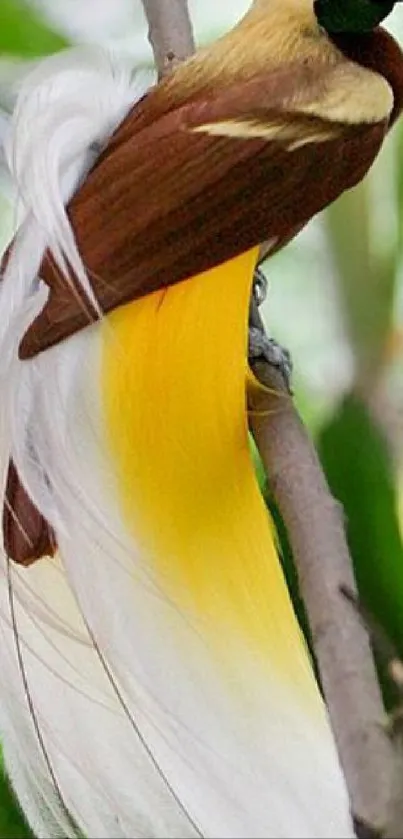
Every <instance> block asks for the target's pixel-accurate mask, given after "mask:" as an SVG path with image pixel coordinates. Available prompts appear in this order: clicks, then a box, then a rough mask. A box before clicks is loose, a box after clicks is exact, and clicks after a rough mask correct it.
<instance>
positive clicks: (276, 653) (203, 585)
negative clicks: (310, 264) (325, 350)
mask: <svg viewBox="0 0 403 839" xmlns="http://www.w3.org/2000/svg"><path fill="white" fill-rule="evenodd" d="M256 258H257V250H256V249H254V250H251V251H249V252H248V253H245V254H243V255H242V256H240V257H237V258H236V259H234V260H232V261H230V262H228V263H226V264H225V265H222V266H219V267H217V268H214V269H212V270H211V271H208V272H206V273H203V274H201V275H199V276H197V277H194V278H192V279H191V280H188V281H186V282H182V283H180V284H178V285H176V286H174V287H172V288H169V289H165V290H164V291H159V292H157V293H154V294H151V295H149V296H148V297H145V298H143V299H141V300H139V301H136V302H133V303H130V304H128V305H126V306H124V307H121V308H120V309H117V310H116V311H115V312H113V313H112V314H110V315H109V316H108V317H107V319H106V322H105V325H104V327H103V330H104V334H103V360H102V376H103V399H104V407H105V415H106V427H107V434H108V444H109V446H110V451H111V454H112V457H113V458H114V460H115V463H116V470H117V475H118V486H119V493H120V496H121V504H122V509H123V512H124V518H125V521H126V523H127V526H128V528H129V529H130V530H131V531H132V533H133V535H134V536H135V539H136V543H137V544H140V546H141V549H142V555H143V556H144V555H145V556H146V557H149V562H150V565H151V566H152V567H153V568H154V569H155V570H156V572H157V574H158V578H159V581H160V585H161V588H162V589H163V590H164V591H165V592H166V594H167V596H169V597H170V598H172V599H173V600H174V601H175V602H176V604H177V605H178V607H179V608H181V609H182V610H184V611H185V612H187V613H188V614H191V615H192V616H193V618H196V619H197V620H198V621H199V622H200V624H201V625H202V626H203V631H204V632H206V633H207V634H211V636H212V637H213V640H214V643H216V644H217V645H220V644H221V642H222V643H223V644H224V645H226V644H228V642H229V639H230V638H234V637H235V638H238V640H239V641H242V644H244V643H245V644H246V645H247V646H248V647H249V648H252V651H253V654H254V655H256V656H257V657H258V658H262V659H263V658H266V657H267V659H269V661H270V666H272V665H273V661H277V662H278V664H279V666H280V667H281V669H282V671H283V672H284V670H285V671H286V672H287V673H288V674H289V675H290V677H291V678H292V679H293V681H294V683H295V682H296V681H300V680H302V682H303V684H304V685H305V687H307V688H308V693H309V694H311V691H312V688H313V680H312V678H311V676H310V675H309V674H308V667H307V664H308V659H307V656H306V652H305V647H304V644H303V642H302V640H301V636H300V632H299V629H298V627H297V624H296V621H295V618H294V615H293V612H292V608H291V605H290V601H289V596H288V592H287V590H286V586H285V583H284V580H283V575H282V571H281V569H280V565H279V560H278V557H277V553H276V549H275V543H274V539H273V533H272V525H271V522H270V520H269V517H268V515H267V511H266V507H265V505H264V502H263V500H262V498H261V495H260V492H259V488H258V484H257V481H256V477H255V473H254V469H253V464H252V459H251V454H250V448H249V442H248V428H247V414H246V393H245V383H246V374H247V361H246V358H247V352H246V349H247V319H248V306H249V298H250V291H251V283H252V278H253V271H254V266H255V263H256Z"/></svg>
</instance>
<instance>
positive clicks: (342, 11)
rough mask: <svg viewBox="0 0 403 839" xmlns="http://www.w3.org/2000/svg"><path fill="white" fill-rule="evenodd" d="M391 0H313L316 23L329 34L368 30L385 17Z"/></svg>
mask: <svg viewBox="0 0 403 839" xmlns="http://www.w3.org/2000/svg"><path fill="white" fill-rule="evenodd" d="M394 5H395V3H394V2H391V0H315V2H314V11H315V15H316V18H317V20H318V23H319V24H320V25H321V26H323V28H324V29H326V31H327V32H329V33H330V34H332V33H337V32H351V33H359V32H368V31H370V30H371V29H374V28H375V27H376V26H378V24H379V23H380V22H381V21H382V20H384V18H385V17H387V16H388V15H389V14H390V12H391V11H392V9H393V6H394Z"/></svg>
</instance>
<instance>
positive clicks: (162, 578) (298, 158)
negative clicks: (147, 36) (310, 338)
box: [0, 0, 403, 839]
mask: <svg viewBox="0 0 403 839" xmlns="http://www.w3.org/2000/svg"><path fill="white" fill-rule="evenodd" d="M392 8H393V4H392V3H389V2H374V0H360V2H358V0H314V2H312V0H254V2H253V3H252V4H251V7H250V9H249V10H248V11H247V13H246V15H245V16H244V17H243V18H242V20H241V21H240V22H239V23H238V24H237V25H236V26H235V27H234V28H233V29H232V30H231V31H230V32H228V33H226V34H225V35H224V36H223V37H222V38H220V39H218V40H217V41H215V42H214V43H213V44H210V45H207V46H205V47H203V48H200V49H199V50H198V51H197V52H196V53H195V54H194V56H192V57H191V58H189V59H188V60H187V61H185V62H183V63H182V64H181V65H179V66H178V67H176V68H175V69H174V71H173V72H172V73H171V74H170V75H169V76H167V77H166V78H164V79H162V80H161V81H159V82H155V80H153V81H151V82H150V79H149V78H148V77H147V78H146V76H143V75H142V74H141V72H140V71H139V72H137V73H134V74H132V73H131V72H128V71H127V68H126V67H122V66H121V65H120V64H119V61H117V60H115V59H114V58H113V57H112V56H111V55H109V54H106V53H104V52H102V51H99V50H95V49H92V50H91V49H90V48H86V50H84V51H82V52H80V50H78V51H77V50H75V51H74V50H73V51H72V52H71V53H69V52H67V53H65V54H62V55H61V56H56V57H52V58H50V59H47V60H45V62H44V63H43V64H41V65H40V66H39V67H38V68H36V69H34V70H33V72H32V75H31V76H30V77H29V78H28V80H27V82H26V84H25V86H23V87H22V90H21V92H20V96H19V100H18V102H17V106H16V111H15V114H14V121H13V129H12V132H11V139H10V144H9V147H8V152H7V153H8V160H9V165H10V169H11V170H12V174H13V176H14V179H15V182H16V185H17V189H18V194H19V195H20V200H21V204H22V209H21V215H22V218H21V223H20V226H19V228H18V231H17V233H16V235H15V237H14V239H13V241H12V243H11V245H10V246H9V248H8V249H7V251H6V254H5V257H4V259H3V265H2V280H1V284H0V324H1V327H0V357H1V358H2V362H1V369H0V383H1V385H0V386H1V389H2V394H3V398H2V404H1V406H0V429H1V434H0V464H1V465H0V468H1V474H2V487H3V490H2V493H3V498H2V500H3V507H4V510H3V548H4V549H3V553H2V556H1V566H0V631H1V643H0V665H1V669H2V684H1V687H0V732H1V739H2V743H3V750H4V761H5V767H6V770H7V772H8V775H9V777H10V780H11V783H12V785H13V788H14V790H15V792H16V795H17V797H18V799H19V801H20V803H21V807H22V809H23V811H24V813H25V815H26V818H27V820H28V822H29V824H30V825H31V828H32V830H33V831H34V833H35V834H36V835H37V836H39V837H42V836H43V837H45V836H49V835H52V836H79V835H88V836H95V837H104V836H112V837H129V836H136V837H156V836H159V837H185V836H186V837H189V836H199V837H200V836H202V837H207V836H209V837H212V836H214V837H220V838H221V837H222V838H223V839H224V837H247V836H251V835H253V836H257V837H272V836H278V835H280V836H283V837H298V839H299V838H301V839H302V838H303V837H319V836H324V837H336V836H338V837H350V836H353V835H354V829H353V822H352V815H356V816H357V815H358V816H359V815H360V814H351V812H350V803H349V799H348V794H347V790H346V785H345V780H344V777H343V773H342V770H341V767H340V762H339V758H338V755H337V752H336V747H335V743H334V738H333V734H332V731H331V727H330V723H329V718H328V714H327V710H326V707H325V704H324V702H323V699H322V696H321V693H320V689H319V687H318V684H317V680H316V677H315V674H314V669H313V666H312V662H311V659H310V655H309V651H308V649H307V646H306V642H305V640H304V637H303V634H302V632H301V629H300V627H299V624H298V621H297V618H296V616H295V613H294V610H293V606H292V603H291V600H290V596H289V593H288V589H287V586H286V583H285V580H284V575H283V571H282V568H281V563H280V560H279V553H278V546H277V539H276V534H275V532H274V528H273V524H272V522H271V519H270V517H269V515H268V511H267V508H266V505H265V503H264V500H263V498H262V495H261V492H260V490H259V486H258V482H257V479H256V473H255V470H254V466H253V458H252V454H251V447H250V442H249V435H248V413H247V402H246V388H247V383H248V381H249V380H250V371H249V368H248V359H247V344H248V312H249V305H250V297H251V290H252V287H253V278H254V272H255V268H256V264H257V262H258V260H259V254H260V253H261V249H262V248H264V252H265V254H266V255H268V256H270V255H271V254H273V253H275V252H277V251H278V250H279V249H281V248H282V247H284V246H286V245H287V244H288V242H290V241H291V240H292V239H293V238H294V236H296V235H297V234H298V233H299V232H300V230H301V229H302V228H303V227H304V226H305V225H306V224H307V223H308V222H309V221H310V220H311V218H312V217H313V216H315V215H316V214H317V213H319V212H320V211H321V210H323V209H324V208H325V207H326V206H327V205H328V204H330V203H331V202H333V201H334V200H335V199H336V198H337V197H338V196H339V195H340V194H341V193H342V192H343V191H345V190H347V189H350V188H352V187H354V186H355V185H356V184H358V183H359V182H360V181H361V180H362V178H363V177H364V176H365V175H366V173H367V172H368V170H369V169H370V167H371V165H372V164H373V162H374V161H375V159H376V157H377V154H378V153H379V151H380V149H381V147H382V145H383V142H384V140H385V137H386V136H387V134H388V132H389V130H390V129H391V127H392V126H393V125H394V124H395V123H396V121H397V120H398V117H399V116H400V113H401V110H402V107H403V54H402V52H401V50H400V47H399V46H398V44H397V42H396V41H395V40H394V39H393V38H392V36H391V35H390V34H388V33H387V31H386V30H385V29H383V28H382V27H381V26H380V24H381V22H382V21H383V19H384V18H385V17H386V16H387V15H388V14H389V13H390V11H391V10H392Z"/></svg>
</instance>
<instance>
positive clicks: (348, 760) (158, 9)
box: [143, 0, 402, 839]
mask: <svg viewBox="0 0 403 839" xmlns="http://www.w3.org/2000/svg"><path fill="white" fill-rule="evenodd" d="M143 5H144V9H145V12H146V16H147V20H148V23H149V38H150V42H151V45H152V47H153V51H154V56H155V61H156V65H157V69H158V72H159V75H160V76H164V75H166V73H168V72H169V71H170V70H171V69H172V68H173V66H175V64H176V63H177V62H179V61H181V60H183V59H185V58H187V57H188V56H189V55H191V54H192V52H193V50H194V39H193V35H192V28H191V22H190V17H189V11H188V4H187V0H143ZM254 372H255V374H256V376H257V378H258V380H259V381H260V382H261V383H262V384H264V385H265V389H264V388H261V387H260V388H259V387H254V388H251V390H250V393H249V410H250V426H251V430H252V433H253V435H254V438H255V441H256V443H257V446H258V449H259V452H260V455H261V457H262V460H263V463H264V465H265V468H266V471H267V473H268V474H269V475H270V482H271V485H272V487H273V491H274V494H275V497H276V501H277V503H278V507H279V509H280V512H281V514H282V516H283V519H284V522H285V525H286V527H287V530H288V534H289V538H290V543H291V546H292V550H293V554H294V557H295V561H296V565H297V568H298V572H299V578H300V585H301V591H302V595H303V598H304V602H305V605H306V608H307V612H308V618H309V622H310V627H311V631H312V635H313V641H314V647H315V651H316V655H317V659H318V663H319V668H320V674H321V679H322V684H323V688H324V693H325V698H326V701H327V705H328V708H329V713H330V719H331V724H332V727H333V732H334V736H335V740H336V744H337V748H338V751H339V756H340V760H341V764H342V767H343V770H344V773H345V777H346V781H347V786H348V790H349V794H350V800H351V805H352V812H353V814H354V816H355V817H356V818H357V820H358V821H359V822H361V828H360V833H361V835H362V836H363V837H364V836H365V835H366V836H371V835H373V836H375V835H376V834H377V832H378V831H379V832H380V833H381V832H382V831H384V830H385V831H386V832H385V834H384V835H386V834H387V835H388V839H399V836H401V835H402V834H397V833H396V834H395V833H393V832H392V833H391V832H388V828H387V825H391V819H390V805H391V799H392V789H393V780H394V778H395V777H396V772H395V769H396V764H395V760H396V755H395V752H394V750H393V746H392V744H391V741H390V739H389V737H388V735H387V733H386V728H385V727H383V725H382V723H383V721H384V719H385V712H384V707H383V703H382V698H381V694H380V689H379V683H378V679H377V675H376V671H375V667H374V662H373V657H372V653H371V649H370V645H369V639H368V635H367V632H366V630H365V628H364V626H363V624H362V622H361V621H360V619H359V616H358V614H357V612H356V610H355V609H354V608H353V607H352V605H351V603H349V602H348V601H347V600H346V599H345V598H344V597H343V596H342V594H341V587H342V586H344V587H346V588H349V589H350V590H352V591H355V590H356V587H355V581H354V576H353V570H352V562H351V558H350V556H349V551H348V547H347V542H346V537H345V533H344V526H343V516H342V511H341V509H340V507H339V506H338V504H337V503H336V502H335V501H334V499H333V498H332V497H331V494H330V491H329V488H328V486H327V483H326V480H325V477H324V474H323V471H322V468H321V466H320V463H319V460H318V457H317V455H316V452H315V450H314V447H313V445H312V443H311V442H310V440H309V438H308V435H307V433H306V431H305V429H304V426H303V424H302V422H301V420H300V418H299V416H298V414H297V412H296V409H295V407H294V405H293V402H292V399H291V398H290V397H289V395H288V393H287V392H286V390H285V388H284V384H283V381H282V379H281V377H280V376H279V375H277V374H276V373H275V371H274V370H273V369H272V368H271V367H270V366H269V365H268V364H266V363H265V362H258V363H256V364H255V365H254ZM367 827H368V830H367ZM393 830H394V829H393Z"/></svg>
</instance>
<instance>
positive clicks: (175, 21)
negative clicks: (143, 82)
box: [143, 0, 195, 77]
mask: <svg viewBox="0 0 403 839" xmlns="http://www.w3.org/2000/svg"><path fill="white" fill-rule="evenodd" d="M143 6H144V11H145V13H146V18H147V21H148V26H149V40H150V44H151V46H152V48H153V52H154V58H155V63H156V66H157V70H158V73H159V76H160V77H162V76H165V75H166V74H167V73H169V72H170V71H171V70H173V68H174V67H175V66H176V65H177V64H178V63H179V62H180V61H183V60H184V59H185V58H188V57H189V55H191V54H192V53H193V52H194V48H195V43H194V38H193V30H192V24H191V21H190V15H189V9H188V4H187V1H186V0H143Z"/></svg>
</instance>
